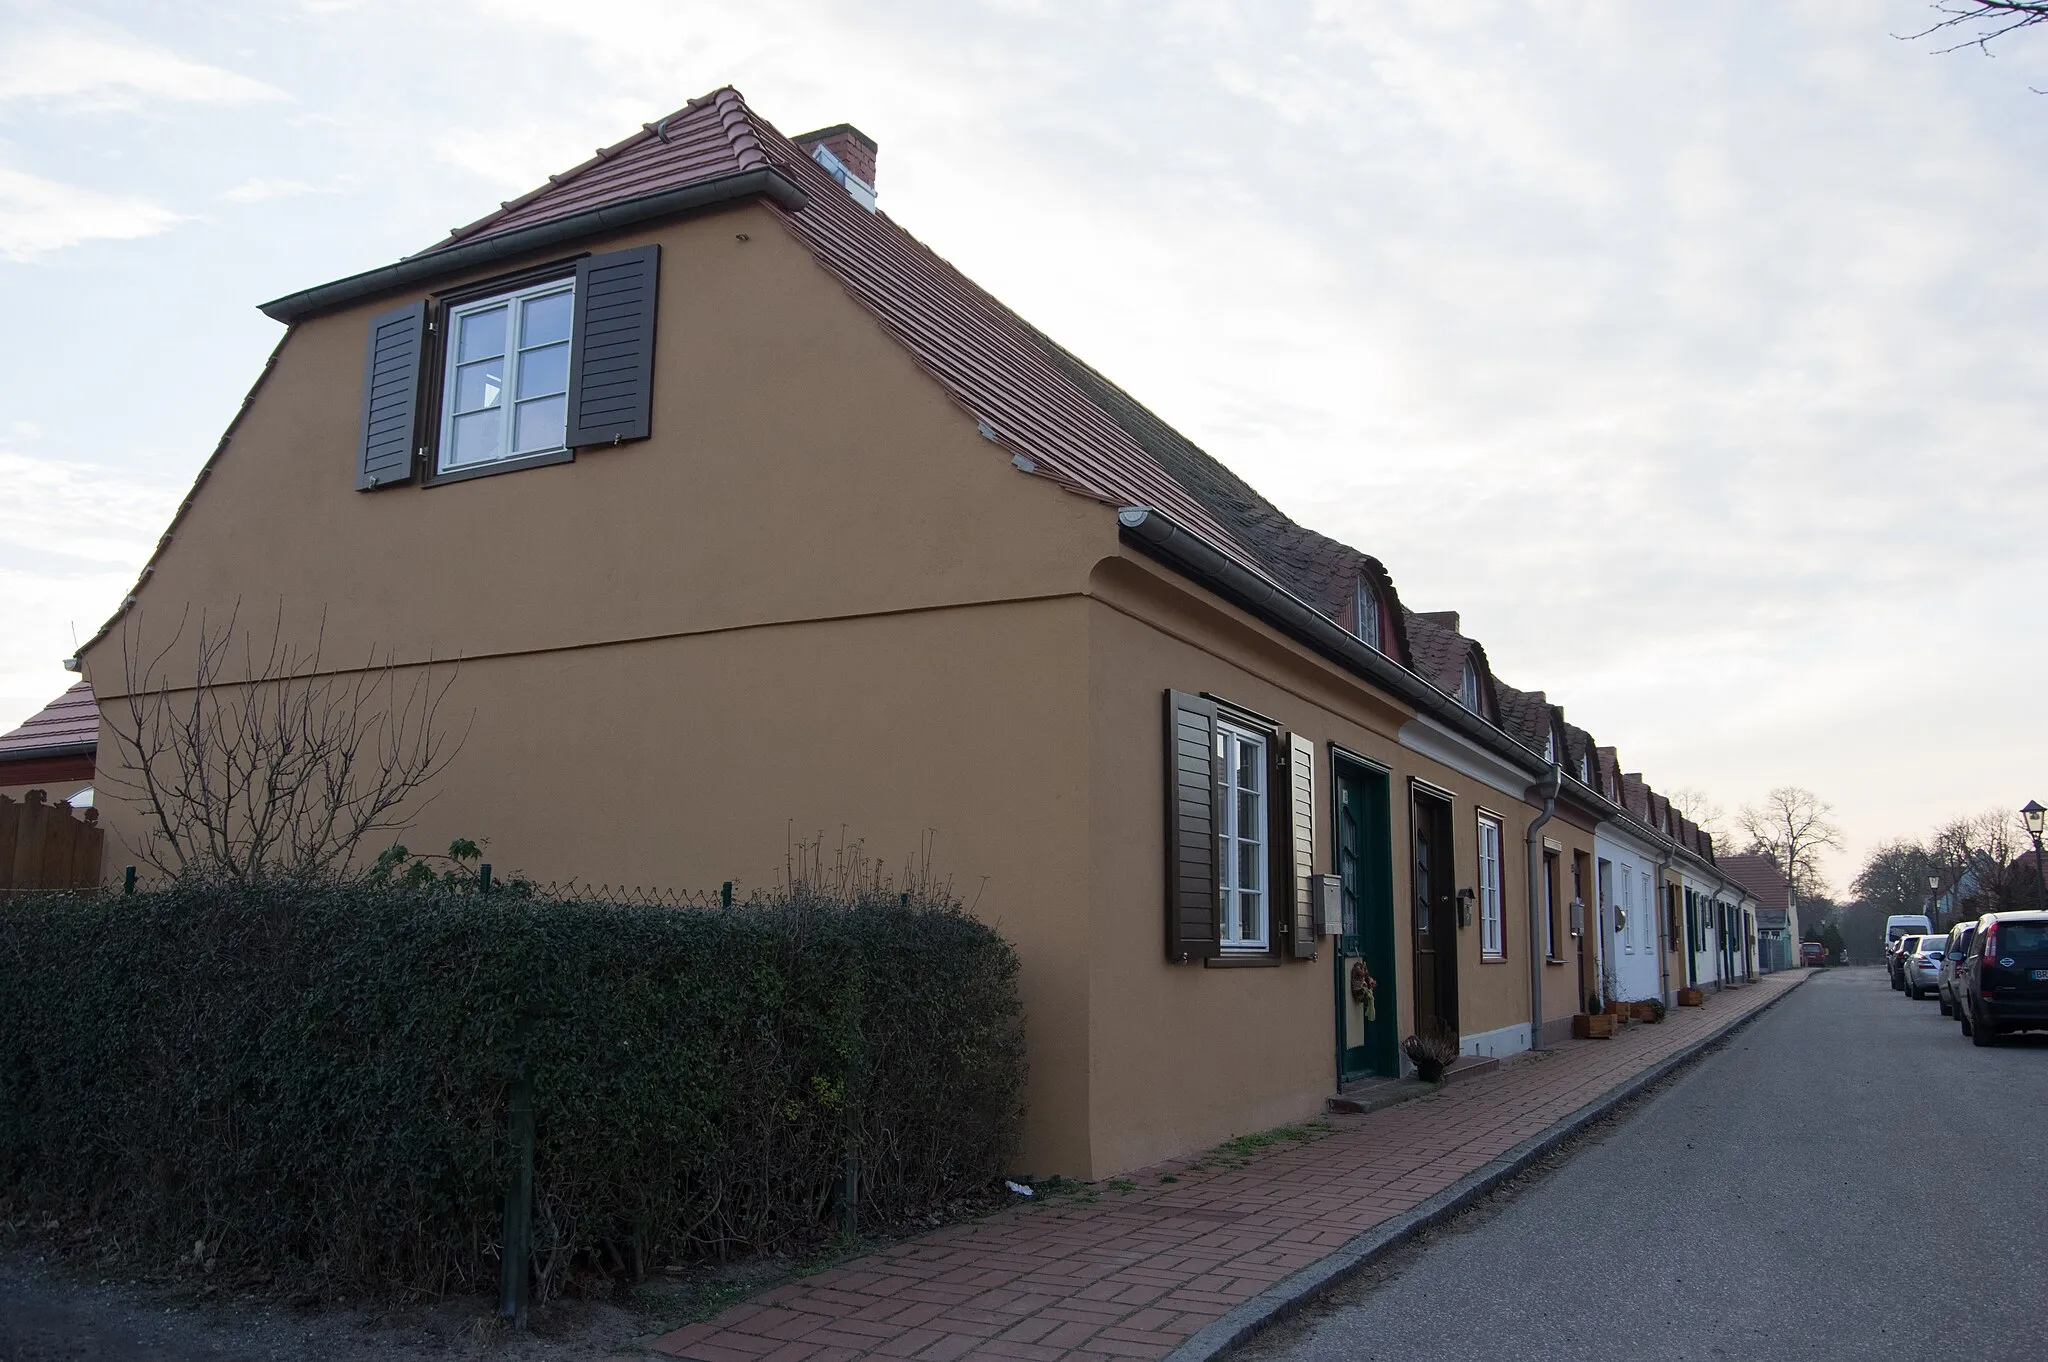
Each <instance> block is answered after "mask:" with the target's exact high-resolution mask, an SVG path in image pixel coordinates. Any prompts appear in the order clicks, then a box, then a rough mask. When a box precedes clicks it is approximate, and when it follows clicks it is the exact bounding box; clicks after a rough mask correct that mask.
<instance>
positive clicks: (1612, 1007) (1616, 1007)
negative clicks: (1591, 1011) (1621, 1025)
mask: <svg viewBox="0 0 2048 1362" xmlns="http://www.w3.org/2000/svg"><path fill="white" fill-rule="evenodd" d="M1605 1015H1607V1016H1609V1017H1617V1018H1619V1019H1621V1020H1622V1021H1627V1020H1628V1019H1629V1005H1628V1004H1627V1003H1609V1004H1607V1011H1606V1013H1605Z"/></svg>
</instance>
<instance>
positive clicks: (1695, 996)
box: [1678, 988, 1707, 1007]
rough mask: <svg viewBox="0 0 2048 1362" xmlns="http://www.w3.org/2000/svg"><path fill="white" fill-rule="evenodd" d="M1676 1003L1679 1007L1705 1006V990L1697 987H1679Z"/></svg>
mask: <svg viewBox="0 0 2048 1362" xmlns="http://www.w3.org/2000/svg"><path fill="white" fill-rule="evenodd" d="M1678 1005H1679V1006H1680V1007H1705V1006H1706V1005H1707V995H1706V991H1705V990H1704V989H1697V988H1681V989H1680V990H1678Z"/></svg>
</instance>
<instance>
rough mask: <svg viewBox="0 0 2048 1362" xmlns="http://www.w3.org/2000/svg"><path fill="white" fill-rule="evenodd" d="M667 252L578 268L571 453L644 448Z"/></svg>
mask: <svg viewBox="0 0 2048 1362" xmlns="http://www.w3.org/2000/svg"><path fill="white" fill-rule="evenodd" d="M660 266H661V247H659V246H635V247H634V248H633V249H631V250H629V251H613V252H611V253H610V254H608V255H593V256H590V257H588V258H587V259H584V260H582V261H579V262H578V263H577V265H576V343H575V344H574V345H573V346H571V347H570V351H569V430H568V434H567V435H566V436H565V437H564V443H565V444H567V445H568V446H569V448H571V449H579V448H582V447H584V446H587V445H611V444H617V443H618V442H619V441H621V440H644V439H646V438H647V436H648V432H649V430H650V423H649V416H648V406H649V402H650V400H651V398H652V396H653V390H654V295H655V286H656V283H657V282H658V278H659V274H660Z"/></svg>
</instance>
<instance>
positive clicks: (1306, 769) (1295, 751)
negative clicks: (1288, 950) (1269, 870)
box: [1287, 733, 1319, 960]
mask: <svg viewBox="0 0 2048 1362" xmlns="http://www.w3.org/2000/svg"><path fill="white" fill-rule="evenodd" d="M1287 745H1288V747H1289V749H1290V751H1291V754H1292V760H1291V761H1290V762H1289V763H1288V765H1289V772H1288V774H1289V775H1290V776H1291V777H1292V779H1291V780H1290V781H1289V785H1288V788H1289V789H1290V790H1291V791H1292V792H1293V795H1294V799H1293V808H1292V832H1293V838H1292V840H1293V844H1294V858H1293V859H1294V867H1293V868H1294V884H1293V890H1294V958H1295V959H1297V960H1307V959H1309V958H1310V957H1312V956H1314V955H1315V953H1316V947H1317V945H1318V944H1319V943H1318V942H1317V940H1316V913H1315V903H1314V901H1313V900H1312V899H1311V898H1310V896H1309V887H1308V886H1309V877H1310V876H1312V875H1313V874H1314V873H1315V859H1316V747H1315V744H1314V743H1312V742H1310V741H1309V740H1308V739H1307V738H1304V737H1302V736H1301V734H1299V733H1295V734H1291V735H1289V736H1288V739H1287Z"/></svg>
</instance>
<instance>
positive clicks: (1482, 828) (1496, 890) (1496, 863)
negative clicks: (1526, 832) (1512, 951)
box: [1479, 813, 1507, 956]
mask: <svg viewBox="0 0 2048 1362" xmlns="http://www.w3.org/2000/svg"><path fill="white" fill-rule="evenodd" d="M1506 948H1507V943H1506V942H1505V941H1503V940H1502V935H1501V913H1500V820H1499V819H1497V818H1491V817H1488V816H1487V815H1486V814H1483V813H1482V814H1480V815H1479V950H1480V953H1481V954H1482V955H1491V956H1499V955H1501V954H1503V953H1504V952H1505V950H1506Z"/></svg>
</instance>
